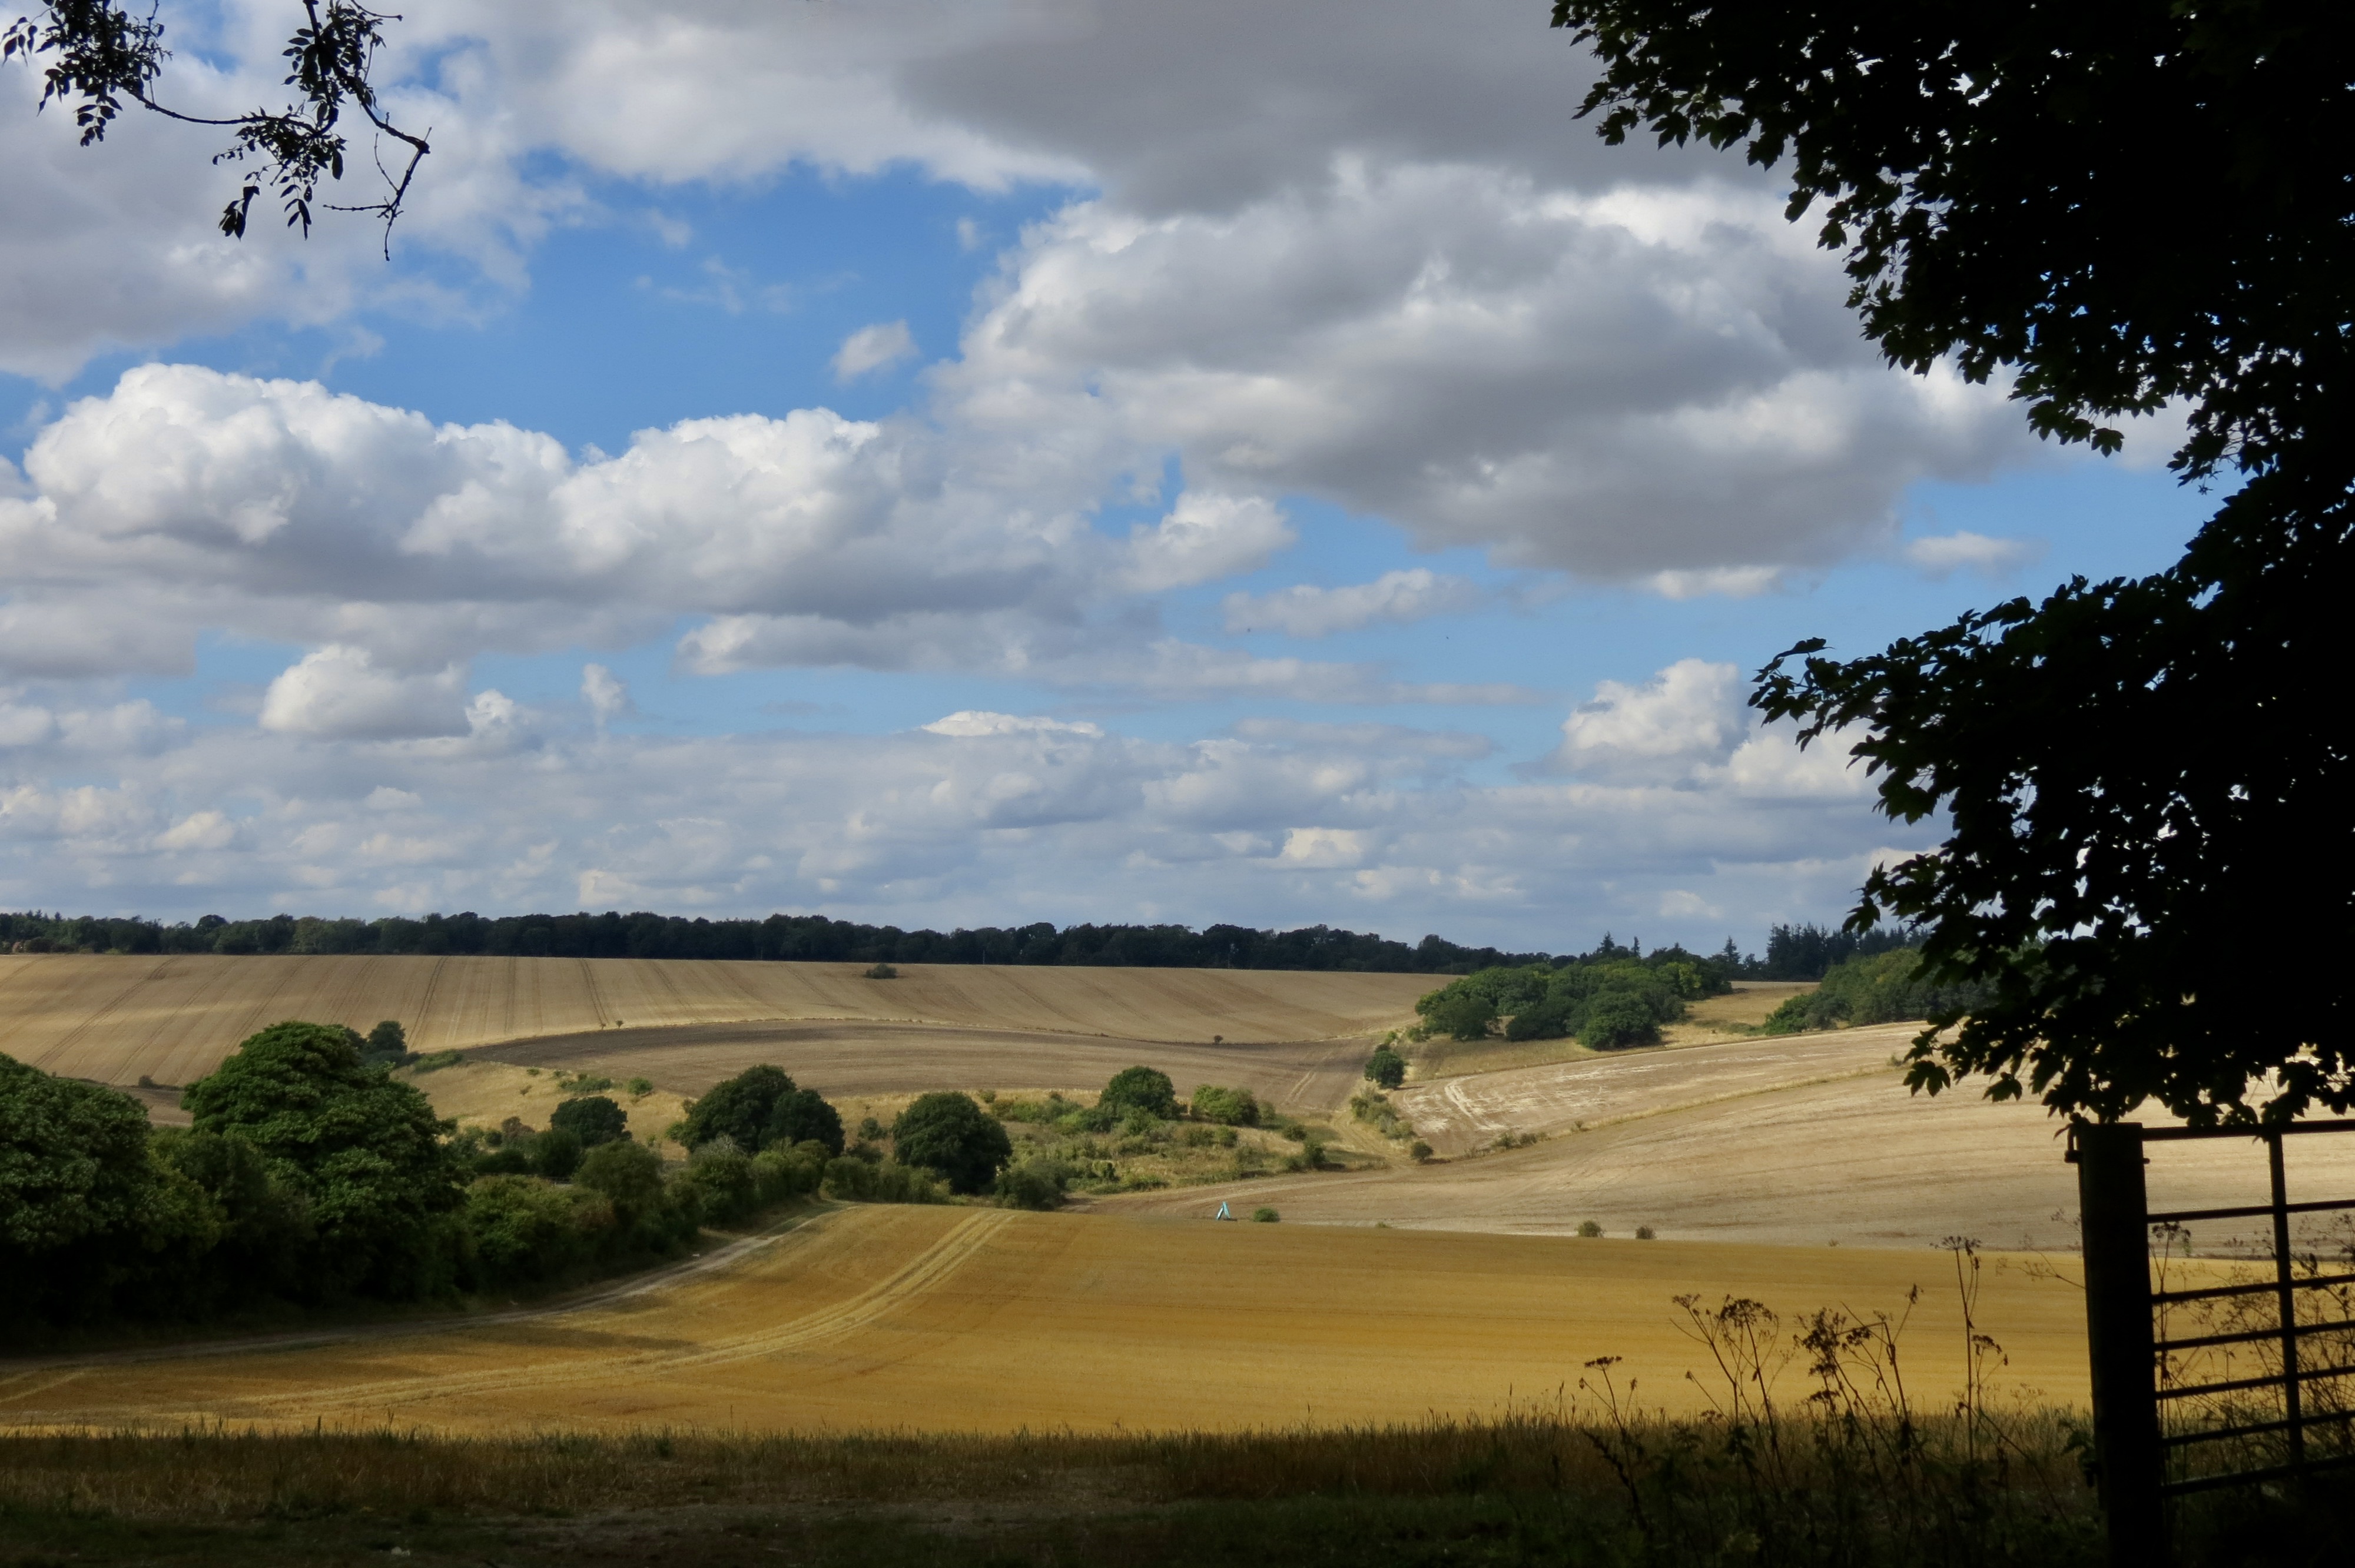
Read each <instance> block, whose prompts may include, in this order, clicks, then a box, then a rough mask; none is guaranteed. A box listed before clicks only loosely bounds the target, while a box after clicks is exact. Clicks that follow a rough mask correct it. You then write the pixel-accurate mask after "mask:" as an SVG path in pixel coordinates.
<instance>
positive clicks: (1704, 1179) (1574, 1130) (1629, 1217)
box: [1095, 1024, 2355, 1254]
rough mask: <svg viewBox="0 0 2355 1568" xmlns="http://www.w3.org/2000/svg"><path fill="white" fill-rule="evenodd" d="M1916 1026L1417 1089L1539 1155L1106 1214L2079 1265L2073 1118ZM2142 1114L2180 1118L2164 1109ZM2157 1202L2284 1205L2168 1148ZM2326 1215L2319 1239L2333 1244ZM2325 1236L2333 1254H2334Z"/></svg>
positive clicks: (2311, 1142) (2305, 1161)
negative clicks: (1994, 1086)
mask: <svg viewBox="0 0 2355 1568" xmlns="http://www.w3.org/2000/svg"><path fill="white" fill-rule="evenodd" d="M1914 1033H1916V1026H1915V1025H1913V1024H1891V1025H1883V1026H1875V1027H1870V1028H1859V1029H1853V1030H1843V1031H1838V1032H1836V1033H1826V1034H1814V1035H1790V1036H1785V1037H1783V1038H1780V1039H1776V1040H1772V1041H1758V1042H1753V1043H1746V1044H1727V1045H1710V1046H1694V1047H1689V1048H1683V1049H1667V1050H1655V1051H1630V1052H1625V1053H1620V1054H1614V1055H1612V1056H1609V1057H1605V1058H1594V1059H1589V1060H1586V1061H1582V1062H1576V1063H1568V1064H1562V1065H1555V1066H1550V1067H1538V1068H1527V1069H1517V1070H1514V1071H1510V1072H1502V1073H1494V1074H1486V1075H1479V1076H1476V1077H1469V1078H1459V1079H1454V1080H1449V1081H1447V1082H1444V1083H1441V1084H1437V1085H1433V1086H1423V1087H1418V1086H1410V1087H1409V1088H1407V1089H1405V1090H1402V1091H1400V1092H1398V1093H1397V1094H1394V1095H1393V1096H1392V1101H1393V1103H1394V1104H1395V1105H1396V1106H1397V1107H1399V1109H1400V1111H1401V1114H1403V1115H1405V1116H1406V1117H1407V1118H1408V1119H1409V1120H1410V1121H1412V1122H1413V1123H1414V1125H1415V1127H1416V1128H1417V1129H1418V1131H1421V1130H1423V1128H1426V1127H1428V1128H1430V1129H1431V1131H1432V1132H1433V1133H1434V1134H1436V1135H1437V1138H1436V1139H1434V1141H1439V1140H1444V1141H1445V1142H1446V1145H1447V1146H1448V1147H1451V1148H1458V1149H1460V1148H1464V1147H1466V1146H1476V1145H1479V1144H1482V1143H1488V1144H1490V1145H1492V1146H1493V1142H1494V1139H1495V1138H1496V1136H1497V1134H1498V1133H1500V1132H1504V1133H1510V1134H1514V1135H1520V1134H1528V1135H1531V1136H1534V1137H1536V1139H1537V1141H1536V1142H1534V1143H1532V1144H1531V1145H1529V1147H1525V1148H1518V1149H1512V1150H1504V1151H1495V1152H1484V1153H1475V1154H1471V1155H1468V1156H1461V1157H1458V1158H1455V1159H1453V1160H1441V1161H1438V1162H1435V1163H1433V1164H1432V1165H1428V1166H1423V1167H1420V1168H1417V1167H1412V1166H1405V1165H1401V1166H1394V1167H1392V1168H1391V1169H1388V1170H1382V1171H1359V1172H1351V1173H1347V1174H1340V1173H1314V1172H1311V1173H1303V1174H1299V1175H1290V1176H1276V1177H1271V1178H1267V1179H1264V1180H1259V1181H1244V1182H1235V1183H1230V1184H1227V1185H1223V1186H1216V1187H1204V1188H1197V1189H1192V1190H1188V1191H1182V1192H1155V1193H1144V1194H1136V1195H1131V1196H1124V1197H1117V1198H1106V1199H1100V1200H1096V1201H1095V1202H1097V1203H1098V1204H1099V1205H1101V1206H1103V1207H1106V1208H1111V1209H1118V1210H1120V1211H1122V1212H1135V1213H1168V1214H1196V1213H1209V1212H1210V1211H1211V1210H1214V1209H1216V1208H1217V1206H1218V1204H1219V1202H1220V1201H1221V1200H1225V1201H1228V1202H1249V1203H1252V1204H1263V1203H1264V1204H1271V1205H1273V1206H1276V1207H1278V1208H1280V1209H1281V1210H1282V1211H1283V1213H1284V1218H1285V1219H1286V1220H1299V1221H1307V1222H1310V1223H1313V1224H1342V1225H1350V1224H1354V1225H1373V1224H1389V1225H1397V1226H1412V1227H1415V1228H1418V1229H1431V1230H1458V1231H1487V1232H1505V1233H1512V1234H1534V1235H1563V1234H1569V1233H1571V1232H1573V1231H1575V1230H1576V1229H1577V1227H1578V1226H1579V1224H1581V1223H1582V1222H1584V1221H1587V1220H1593V1222H1595V1223H1596V1224H1600V1225H1602V1226H1603V1227H1604V1229H1605V1231H1606V1232H1607V1233H1609V1234H1614V1235H1622V1236H1624V1235H1629V1234H1633V1232H1634V1230H1635V1228H1636V1226H1638V1225H1650V1226H1652V1227H1654V1228H1655V1229H1656V1230H1657V1233H1658V1234H1660V1236H1661V1237H1663V1238H1666V1239H1675V1240H1689V1241H1722V1242H1740V1243H1746V1244H1767V1245H1814V1246H1819V1247H1838V1248H1854V1247H1900V1248H1915V1247H1929V1246H1934V1245H1936V1244H1937V1243H1938V1242H1939V1241H1941V1240H1942V1239H1943V1238H1945V1237H1947V1236H1952V1235H1963V1236H1971V1237H1975V1238H1977V1240H1979V1241H1980V1242H1982V1243H1984V1244H1985V1245H1988V1246H1991V1247H2001V1248H2011V1249H2021V1250H2036V1249H2041V1250H2048V1251H2051V1252H2054V1253H2056V1254H2058V1253H2063V1252H2066V1251H2068V1250H2070V1249H2073V1248H2074V1247H2075V1246H2076V1245H2077V1240H2078V1236H2077V1184H2076V1171H2075V1169H2074V1168H2073V1166H2070V1165H2068V1164H2066V1163H2065V1162H2064V1160H2063V1158H2062V1156H2063V1151H2064V1147H2065V1146H2064V1141H2063V1138H2062V1132H2063V1127H2062V1123H2061V1122H2060V1121H2058V1120H2056V1119H2054V1118H2051V1116H2049V1115H2048V1114H2047V1113H2046V1112H2045V1109H2044V1107H2042V1106H2041V1105H2038V1104H2036V1103H2035V1102H2033V1101H2026V1102H2021V1101H2013V1102H2009V1103H2004V1104H1998V1103H1995V1102H1992V1101H1989V1100H1987V1099H1986V1098H1984V1097H1982V1096H1981V1094H1980V1093H1979V1089H1980V1086H1979V1085H1978V1084H1977V1083H1967V1084H1966V1085H1964V1086H1961V1087H1959V1088H1956V1089H1952V1090H1949V1091H1948V1092H1946V1093H1945V1094H1943V1095H1940V1096H1937V1097H1930V1096H1926V1095H1914V1094H1912V1093H1909V1092H1908V1091H1907V1089H1906V1087H1905V1086H1904V1083H1903V1081H1902V1079H1903V1075H1902V1072H1901V1071H1900V1070H1899V1069H1898V1068H1896V1067H1894V1066H1892V1065H1890V1057H1891V1054H1894V1053H1899V1052H1902V1050H1903V1049H1904V1047H1905V1043H1906V1042H1907V1041H1908V1040H1910V1039H1911V1038H1912V1036H1913V1034H1914ZM2140 1119H2142V1120H2144V1121H2146V1122H2147V1123H2149V1124H2151V1125H2154V1126H2158V1125H2165V1124H2167V1123H2169V1122H2170V1121H2171V1120H2172V1118H2169V1117H2167V1116H2165V1115H2163V1114H2161V1113H2159V1112H2158V1111H2157V1110H2156V1109H2155V1108H2147V1109H2146V1111H2145V1112H2144V1113H2143V1115H2142V1117H2141V1118H2140ZM2291 1145H2292V1147H2291V1149H2290V1151H2289V1154H2288V1159H2287V1176H2288V1181H2289V1190H2290V1197H2291V1199H2292V1201H2294V1202H2296V1201H2302V1200H2307V1199H2326V1198H2343V1197H2346V1196H2348V1195H2349V1194H2350V1193H2355V1139H2338V1138H2312V1139H2293V1140H2291ZM2149 1192H2150V1202H2151V1206H2152V1207H2153V1208H2155V1209H2170V1208H2180V1209H2204V1208H2219V1207H2225V1206H2231V1205H2238V1204H2247V1203H2261V1202H2264V1201H2265V1197H2266V1192H2267V1184H2266V1167H2265V1158H2264V1151H2263V1149H2262V1147H2261V1146H2259V1145H2257V1144H2255V1143H2254V1142H2253V1141H2246V1142H2244V1141H2243V1140H2240V1139H2224V1140H2220V1141H2217V1142H2213V1143H2207V1142H2201V1143H2176V1144H2165V1145H2160V1146H2157V1147H2156V1148H2155V1149H2154V1150H2153V1152H2152V1155H2151V1165H2150V1170H2149ZM2329 1219H2330V1216H2328V1215H2324V1216H2319V1217H2318V1218H2317V1219H2315V1220H2313V1221H2312V1222H2311V1223H2308V1222H2301V1223H2300V1230H2301V1232H2302V1234H2304V1235H2305V1236H2307V1238H2309V1239H2310V1240H2313V1241H2317V1242H2321V1241H2323V1240H2324V1236H2323V1234H2322V1233H2323V1230H2324V1229H2325V1228H2327V1227H2326V1224H2325V1223H2326V1222H2328V1220H2329ZM2192 1231H2193V1235H2192V1240H2193V1242H2194V1244H2195V1245H2197V1247H2198V1248H2199V1249H2200V1250H2201V1251H2203V1252H2230V1253H2242V1252H2246V1251H2248V1250H2251V1249H2252V1248H2254V1247H2256V1246H2258V1245H2260V1244H2266V1245H2269V1244H2267V1243H2266V1238H2264V1236H2262V1235H2260V1234H2256V1230H2255V1228H2254V1226H2253V1224H2252V1223H2251V1222H2248V1221H2245V1220H2243V1221H2218V1222H2211V1223H2209V1224H2200V1225H2195V1226H2193V1227H2192ZM2326 1245H2328V1244H2327V1243H2326Z"/></svg>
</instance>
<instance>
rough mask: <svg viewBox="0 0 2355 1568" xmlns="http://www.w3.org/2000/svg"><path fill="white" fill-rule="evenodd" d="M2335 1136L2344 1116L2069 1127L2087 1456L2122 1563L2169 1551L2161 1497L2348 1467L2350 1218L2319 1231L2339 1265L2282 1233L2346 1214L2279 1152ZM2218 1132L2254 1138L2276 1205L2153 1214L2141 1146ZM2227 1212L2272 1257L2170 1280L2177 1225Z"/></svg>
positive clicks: (2113, 1557)
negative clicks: (2241, 1269) (2236, 1275)
mask: <svg viewBox="0 0 2355 1568" xmlns="http://www.w3.org/2000/svg"><path fill="white" fill-rule="evenodd" d="M2343 1132H2355V1120H2345V1121H2313V1122H2296V1123H2292V1124H2290V1125H2287V1126H2284V1127H2277V1128H2260V1129H2255V1130H2252V1129H2249V1128H2230V1129H2222V1128H2219V1129H2210V1128H2176V1127H2167V1128H2145V1127H2142V1126H2139V1125H2137V1124H2136V1123H2133V1122H2121V1123H2112V1124H2108V1125H2101V1124H2095V1123H2090V1122H2080V1123H2077V1124H2075V1125H2074V1126H2073V1127H2072V1128H2070V1129H2069V1154H2068V1159H2069V1160H2070V1161H2071V1163H2073V1164H2074V1165H2075V1166H2076V1167H2077V1192H2078V1204H2079V1208H2080V1210H2081V1213H2082V1224H2083V1232H2084V1243H2085V1329H2086V1339H2087V1341H2088V1350H2089V1351H2090V1353H2091V1357H2092V1362H2093V1383H2094V1457H2095V1459H2096V1462H2097V1464H2098V1467H2099V1468H2098V1475H2097V1479H2098V1482H2099V1485H2100V1489H2101V1499H2102V1509H2103V1512H2104V1513H2105V1515H2106V1516H2107V1518H2108V1520H2109V1532H2110V1561H2111V1563H2113V1564H2114V1565H2115V1568H2154V1565H2157V1564H2162V1563H2166V1562H2167V1561H2168V1558H2169V1541H2168V1537H2169V1531H2168V1517H2167V1516H2168V1504H2169V1499H2173V1498H2176V1497H2180V1496H2182V1495H2184V1494H2185V1493H2188V1492H2195V1491H2205V1490H2208V1489H2212V1488H2217V1487H2232V1486H2247V1485H2255V1484H2261V1483H2265V1482H2289V1483H2292V1484H2300V1485H2302V1484H2304V1483H2306V1482H2307V1480H2308V1479H2310V1478H2314V1477H2317V1476H2319V1475H2322V1474H2324V1473H2326V1472H2328V1471H2332V1470H2338V1469H2341V1468H2346V1467H2355V1226H2350V1225H2349V1224H2347V1223H2346V1222H2343V1221H2342V1222H2340V1230H2341V1231H2342V1233H2343V1234H2341V1235H2338V1236H2333V1237H2331V1238H2330V1241H2331V1243H2332V1250H2334V1251H2336V1252H2338V1253H2339V1256H2337V1257H2332V1256H2328V1255H2326V1253H2325V1250H2324V1247H2323V1246H2322V1245H2318V1244H2317V1243H2316V1242H2315V1241H2314V1240H2313V1239H2312V1238H2311V1237H2309V1238H2308V1241H2307V1250H2306V1251H2305V1252H2304V1253H2300V1252H2299V1250H2298V1248H2297V1246H2296V1245H2295V1241H2294V1238H2293V1236H2292V1234H2291V1229H2292V1227H2291V1221H2292V1218H2293V1217H2294V1216H2298V1215H2324V1216H2330V1215H2336V1214H2337V1213H2340V1212H2342V1211H2346V1212H2355V1198H2324V1199H2314V1200H2307V1201H2304V1202H2291V1201H2290V1197H2289V1182H2288V1179H2287V1174H2286V1171H2285V1169H2284V1162H2283V1144H2284V1143H2285V1142H2286V1140H2287V1139H2291V1138H2301V1139H2302V1138H2305V1137H2307V1136H2310V1135H2315V1134H2328V1133H2343ZM2207 1139H2239V1140H2241V1141H2243V1142H2245V1143H2249V1144H2253V1145H2254V1144H2261V1145H2262V1146H2263V1148H2264V1158H2265V1160H2266V1165H2267V1175H2268V1177H2269V1179H2270V1183H2271V1196H2270V1199H2269V1201H2267V1202H2263V1203H2253V1204H2243V1205H2237V1206H2232V1207H2227V1208H2211V1209H2181V1210H2171V1211H2161V1212H2158V1213H2153V1212H2152V1211H2151V1210H2150V1208H2149V1206H2148V1202H2147V1196H2146V1192H2147V1189H2146V1183H2145V1180H2144V1166H2145V1165H2146V1164H2147V1156H2146V1154H2145V1150H2147V1148H2149V1146H2151V1145H2154V1144H2168V1143H2179V1142H2190V1141H2194V1140H2207ZM2230 1220H2249V1221H2263V1222H2265V1224H2266V1225H2267V1226H2268V1228H2269V1231H2270V1234H2269V1236H2268V1237H2266V1238H2265V1239H2266V1245H2265V1246H2264V1248H2263V1249H2262V1251H2263V1252H2269V1253H2270V1255H2271V1257H2270V1263H2269V1264H2267V1263H2265V1262H2264V1261H2259V1262H2258V1264H2257V1267H2258V1269H2259V1270H2260V1271H2261V1273H2260V1275H2259V1277H2254V1278H2242V1279H2236V1280H2233V1281H2232V1282H2231V1283H2226V1284H2197V1283H2195V1284H2192V1285H2190V1286H2187V1287H2181V1288H2176V1287H2172V1286H2171V1285H2170V1283H2169V1279H2168V1274H2169V1264H2171V1263H2173V1262H2174V1261H2175V1258H2176V1254H2175V1244H2176V1243H2177V1241H2178V1240H2179V1239H2180V1238H2183V1237H2184V1236H2185V1235H2186V1233H2185V1232H2184V1230H2183V1227H2184V1226H2187V1225H2189V1224H2193V1223H2195V1222H2196V1223H2200V1224H2208V1223H2213V1222H2217V1221H2230ZM2155 1241H2156V1243H2157V1245H2156V1247H2154V1242H2155ZM2187 1250H2188V1248H2187ZM2252 1250H2253V1251H2254V1250H2255V1249H2252ZM2261 1256H2262V1255H2261V1254H2260V1258H2261ZM2155 1260H2156V1261H2157V1263H2158V1279H2156V1280H2154V1278H2153V1265H2154V1261H2155Z"/></svg>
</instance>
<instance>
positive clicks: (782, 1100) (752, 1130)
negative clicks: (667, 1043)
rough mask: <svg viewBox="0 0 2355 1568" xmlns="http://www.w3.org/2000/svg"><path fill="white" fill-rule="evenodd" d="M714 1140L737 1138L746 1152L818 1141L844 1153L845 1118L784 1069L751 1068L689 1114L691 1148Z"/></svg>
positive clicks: (686, 1135)
mask: <svg viewBox="0 0 2355 1568" xmlns="http://www.w3.org/2000/svg"><path fill="white" fill-rule="evenodd" d="M715 1138H727V1139H733V1140H734V1142H735V1144H736V1147H737V1148H738V1149H739V1150H742V1151H743V1152H745V1153H748V1154H757V1153H759V1152H760V1151H761V1150H762V1149H764V1148H766V1147H767V1146H768V1145H769V1144H771V1143H774V1142H783V1143H784V1144H786V1145H788V1146H791V1145H793V1144H796V1143H801V1142H804V1141H805V1140H807V1139H815V1140H816V1141H818V1142H820V1143H823V1144H825V1145H826V1147H827V1148H828V1149H830V1150H833V1151H834V1152H835V1153H837V1154H839V1153H841V1152H842V1145H843V1138H842V1118H841V1116H840V1115H839V1114H838V1113H837V1111H836V1110H835V1108H834V1107H832V1106H830V1105H828V1104H826V1101H825V1099H824V1098H822V1097H819V1096H818V1095H817V1094H816V1093H815V1091H814V1090H810V1089H805V1088H802V1087H800V1086H798V1085H796V1084H795V1083H794V1080H793V1078H792V1077H791V1076H790V1075H787V1073H786V1072H785V1070H784V1069H783V1067H778V1066H773V1065H770V1064H767V1063H762V1065H759V1066H757V1067H748V1068H746V1069H745V1070H744V1071H743V1072H741V1073H739V1074H737V1075H735V1076H734V1077H732V1078H730V1079H729V1080H728V1081H727V1082H726V1083H723V1084H717V1085H714V1086H713V1087H712V1089H711V1092H710V1093H709V1094H707V1095H705V1096H704V1097H702V1098H701V1099H699V1100H697V1101H696V1102H695V1104H694V1106H693V1107H690V1108H689V1110H688V1111H687V1125H686V1127H685V1128H684V1129H683V1130H682V1131H681V1133H680V1140H681V1141H682V1142H684V1143H685V1144H686V1145H687V1147H688V1148H689V1149H694V1148H697V1147H698V1146H700V1145H702V1144H705V1143H708V1142H709V1141H710V1140H711V1139H715Z"/></svg>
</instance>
